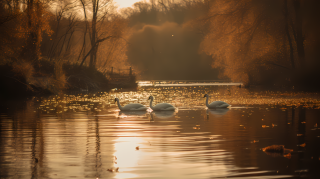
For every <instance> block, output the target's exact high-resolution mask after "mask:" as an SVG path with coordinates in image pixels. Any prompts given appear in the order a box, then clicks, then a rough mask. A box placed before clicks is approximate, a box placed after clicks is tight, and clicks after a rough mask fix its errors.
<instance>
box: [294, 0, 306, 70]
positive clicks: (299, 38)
mask: <svg viewBox="0 0 320 179" xmlns="http://www.w3.org/2000/svg"><path fill="white" fill-rule="evenodd" d="M293 7H294V10H295V28H296V35H295V37H296V43H297V52H298V57H299V61H300V63H301V64H303V63H304V61H305V59H304V58H305V51H304V44H303V43H304V37H303V32H302V14H301V2H300V0H293Z"/></svg>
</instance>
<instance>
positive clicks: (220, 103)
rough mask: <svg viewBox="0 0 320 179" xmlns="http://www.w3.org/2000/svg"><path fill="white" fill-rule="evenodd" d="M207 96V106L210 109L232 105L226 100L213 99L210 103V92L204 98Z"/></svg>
mask: <svg viewBox="0 0 320 179" xmlns="http://www.w3.org/2000/svg"><path fill="white" fill-rule="evenodd" d="M205 97H207V99H206V106H207V107H208V108H210V109H213V108H227V107H229V106H231V105H230V104H228V103H226V102H223V101H213V102H212V103H210V104H208V98H209V95H208V94H205V95H204V98H205Z"/></svg>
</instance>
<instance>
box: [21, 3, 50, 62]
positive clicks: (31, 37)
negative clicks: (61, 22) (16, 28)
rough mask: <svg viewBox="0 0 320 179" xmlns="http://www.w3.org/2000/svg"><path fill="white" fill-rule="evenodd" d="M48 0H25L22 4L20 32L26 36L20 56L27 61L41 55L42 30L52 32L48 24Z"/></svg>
mask: <svg viewBox="0 0 320 179" xmlns="http://www.w3.org/2000/svg"><path fill="white" fill-rule="evenodd" d="M48 1H49V0H48ZM48 1H41V0H26V1H25V2H26V3H25V4H22V5H23V6H22V7H23V13H24V16H23V19H22V23H21V31H22V32H21V33H24V35H25V36H26V39H27V40H26V44H25V45H24V47H23V51H22V53H21V58H23V59H26V60H28V61H37V60H38V59H39V58H40V57H41V51H40V47H41V41H42V37H43V32H45V33H47V34H48V35H51V34H52V30H51V28H50V25H49V21H50V18H51V17H52V16H51V13H50V12H49V11H48V10H47V3H48Z"/></svg>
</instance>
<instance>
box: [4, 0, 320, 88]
mask: <svg viewBox="0 0 320 179" xmlns="http://www.w3.org/2000/svg"><path fill="white" fill-rule="evenodd" d="M319 5H320V1H318V0H259V1H257V0H183V1H174V0H150V2H138V3H135V4H134V5H133V7H132V8H126V9H122V10H121V11H120V13H119V12H117V9H116V8H115V6H114V3H113V2H112V1H110V0H103V1H102V0H25V1H21V0H6V1H1V2H0V54H1V55H0V65H9V66H11V67H12V69H13V71H14V72H15V73H16V74H17V73H19V74H21V75H22V76H24V78H25V79H26V82H27V83H28V82H29V81H32V80H31V79H32V78H33V77H35V76H37V75H38V74H39V70H40V68H41V67H39V66H38V67H37V65H38V64H41V63H42V62H43V61H47V62H48V63H49V64H53V65H54V66H55V67H54V69H62V72H60V71H59V70H53V71H52V74H50V75H48V77H50V78H52V79H53V80H52V81H54V80H56V81H60V82H61V83H63V81H66V79H68V76H67V75H66V72H65V71H63V69H64V67H63V64H69V65H75V66H77V67H79V68H82V67H84V68H90V69H91V70H96V71H101V72H103V71H105V69H106V68H110V67H111V66H113V67H115V68H129V67H130V66H133V67H134V69H135V72H137V73H139V74H140V76H139V77H140V78H150V79H176V80H178V79H181V80H188V79H190V80H197V79H207V80H209V79H210V80H212V79H216V78H217V77H218V74H219V78H220V79H228V80H231V81H233V82H243V83H245V84H246V85H252V84H258V85H265V86H267V87H272V86H277V87H285V88H291V89H292V88H295V89H297V88H298V89H299V88H300V89H304V90H317V89H318V88H317V83H314V81H316V80H317V76H319V75H320V74H319V70H318V68H319V64H320V61H319V53H318V49H319V48H320V42H319V38H320V37H319V30H320V24H319V23H318V22H319V17H320V11H318V8H317V7H319ZM40 60H41V61H42V62H41V63H39V61H40ZM56 73H57V74H56ZM28 80H29V81H28ZM58 86H59V85H58ZM60 86H61V88H66V86H67V85H60ZM57 90H58V89H57ZM58 91H59V90H58Z"/></svg>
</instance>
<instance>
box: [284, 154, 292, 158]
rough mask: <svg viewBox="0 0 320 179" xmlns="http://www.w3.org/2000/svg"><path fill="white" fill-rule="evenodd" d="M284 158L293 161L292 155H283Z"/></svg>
mask: <svg viewBox="0 0 320 179" xmlns="http://www.w3.org/2000/svg"><path fill="white" fill-rule="evenodd" d="M283 157H285V158H287V159H291V153H288V154H285V155H283Z"/></svg>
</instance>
